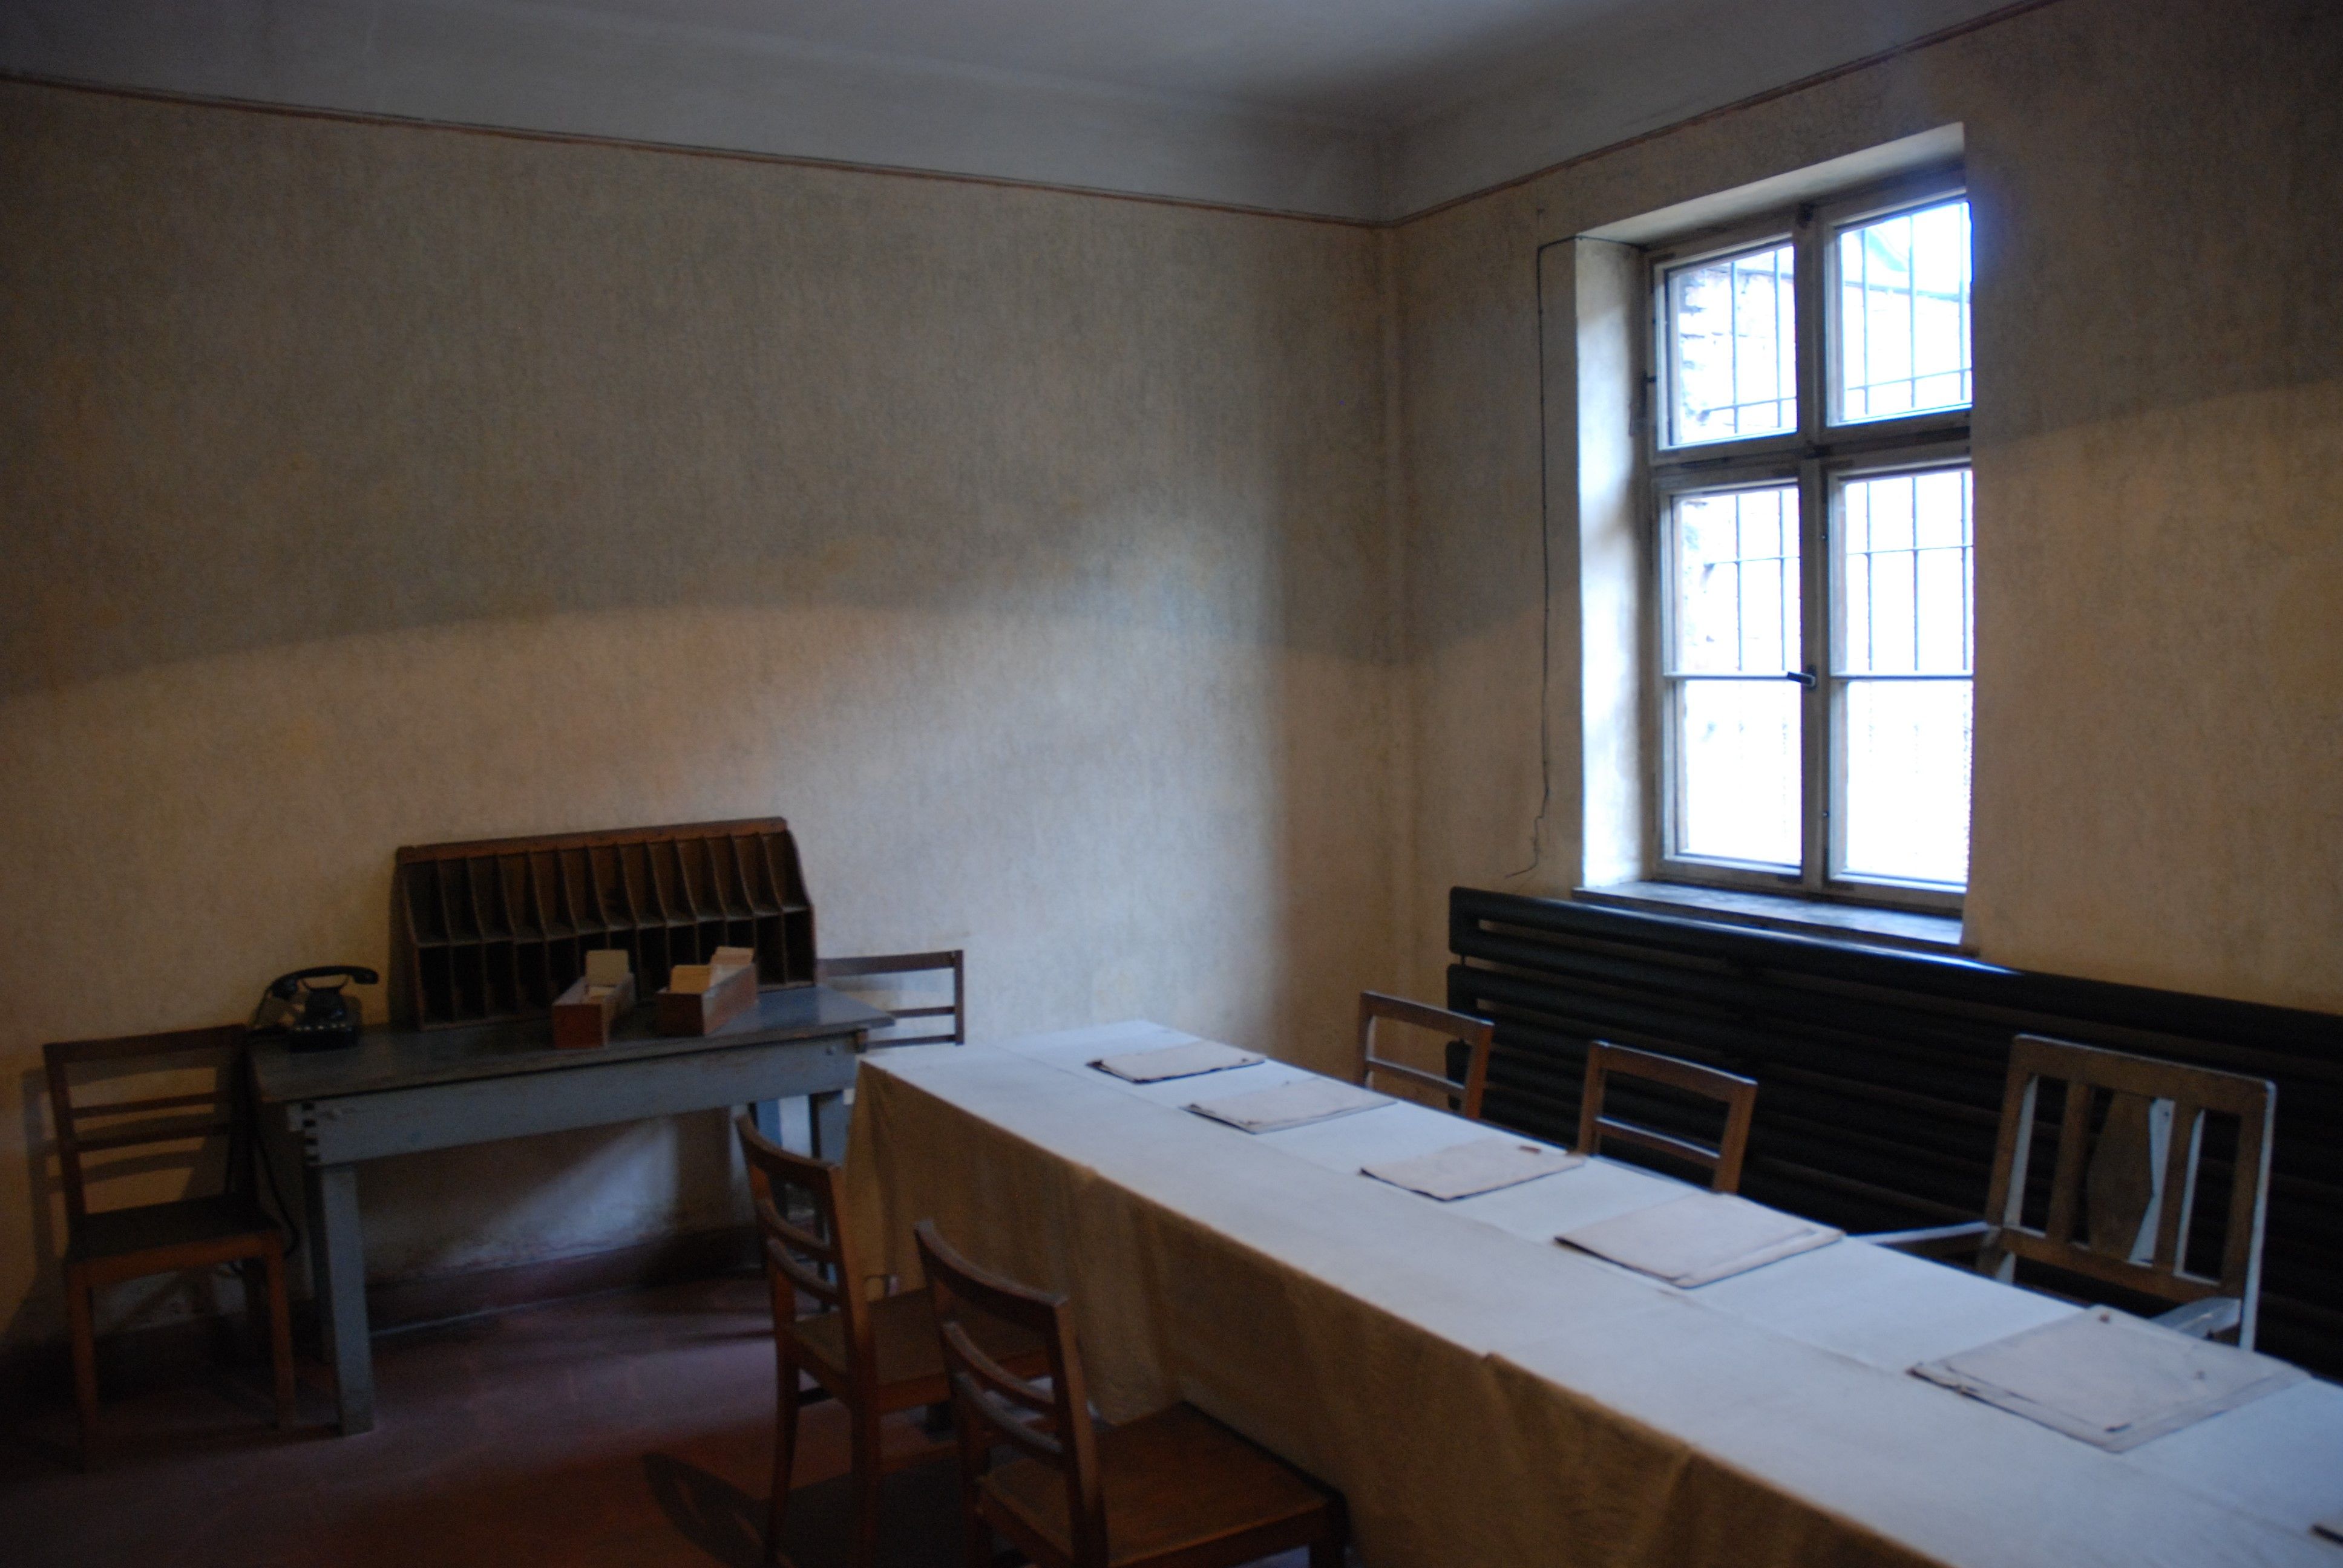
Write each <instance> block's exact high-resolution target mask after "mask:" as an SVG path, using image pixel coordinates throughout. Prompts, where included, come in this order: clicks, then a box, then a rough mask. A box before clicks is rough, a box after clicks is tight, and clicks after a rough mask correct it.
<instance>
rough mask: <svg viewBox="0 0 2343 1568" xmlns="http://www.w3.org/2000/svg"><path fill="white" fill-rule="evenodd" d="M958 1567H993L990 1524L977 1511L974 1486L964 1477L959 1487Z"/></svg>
mask: <svg viewBox="0 0 2343 1568" xmlns="http://www.w3.org/2000/svg"><path fill="white" fill-rule="evenodd" d="M960 1568H994V1563H993V1556H992V1526H991V1525H990V1524H987V1523H985V1522H984V1515H983V1514H981V1513H978V1512H977V1508H976V1488H975V1487H974V1486H973V1485H971V1484H970V1483H969V1482H968V1481H967V1480H966V1479H965V1478H963V1479H962V1480H961V1482H960Z"/></svg>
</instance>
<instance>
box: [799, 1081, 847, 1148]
mask: <svg viewBox="0 0 2343 1568" xmlns="http://www.w3.org/2000/svg"><path fill="white" fill-rule="evenodd" d="M808 1098H809V1100H810V1101H811V1102H812V1106H813V1154H814V1158H815V1159H817V1160H828V1161H833V1162H843V1161H844V1160H845V1159H846V1122H847V1112H848V1107H847V1103H846V1096H845V1095H844V1094H843V1093H842V1092H840V1091H835V1090H833V1091H831V1092H830V1093H828V1094H816V1095H810V1096H809V1097H808Z"/></svg>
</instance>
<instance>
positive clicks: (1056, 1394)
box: [912, 1220, 1107, 1568]
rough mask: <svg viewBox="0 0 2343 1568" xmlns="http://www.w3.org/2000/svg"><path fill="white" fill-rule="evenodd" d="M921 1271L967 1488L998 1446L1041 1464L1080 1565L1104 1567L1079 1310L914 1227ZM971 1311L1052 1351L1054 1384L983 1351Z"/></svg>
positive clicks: (925, 1227)
mask: <svg viewBox="0 0 2343 1568" xmlns="http://www.w3.org/2000/svg"><path fill="white" fill-rule="evenodd" d="M912 1236H913V1239H914V1240H915V1241H917V1242H918V1243H919V1248H920V1269H921V1271H923V1272H924V1273H925V1274H926V1275H927V1280H928V1292H929V1295H930V1299H931V1300H932V1301H933V1302H934V1303H935V1313H936V1332H937V1334H938V1335H939V1336H940V1338H941V1340H942V1342H943V1353H944V1371H945V1373H946V1375H947V1376H948V1377H949V1378H950V1382H951V1389H952V1404H953V1410H954V1413H955V1415H956V1416H957V1418H958V1425H959V1429H960V1431H959V1437H960V1474H961V1484H962V1485H963V1486H964V1487H967V1488H969V1489H971V1491H972V1489H973V1488H974V1486H975V1484H976V1478H977V1477H978V1476H979V1475H981V1474H982V1473H984V1470H985V1467H986V1465H987V1464H988V1462H990V1452H991V1450H992V1448H993V1446H994V1445H995V1444H996V1443H1006V1444H1008V1445H1009V1446H1010V1447H1011V1448H1012V1449H1015V1450H1016V1451H1017V1452H1021V1453H1022V1454H1024V1455H1026V1456H1027V1457H1028V1458H1031V1459H1035V1460H1039V1461H1040V1462H1041V1463H1043V1464H1045V1465H1047V1466H1049V1467H1050V1468H1051V1469H1052V1470H1055V1471H1056V1472H1058V1473H1059V1474H1060V1475H1061V1477H1063V1479H1064V1481H1065V1485H1066V1517H1067V1519H1068V1521H1069V1522H1070V1523H1071V1536H1072V1546H1073V1559H1074V1562H1075V1563H1078V1564H1085V1565H1088V1564H1096V1565H1098V1568H1104V1565H1105V1563H1106V1561H1107V1550H1106V1496H1105V1493H1104V1491H1103V1489H1102V1487H1101V1480H1100V1473H1099V1462H1098V1434H1097V1432H1096V1431H1095V1430H1094V1429H1093V1428H1092V1426H1091V1410H1090V1392H1089V1390H1088V1389H1087V1387H1086V1386H1085V1385H1084V1383H1083V1382H1082V1362H1081V1355H1080V1353H1079V1352H1077V1350H1076V1349H1075V1345H1074V1322H1073V1309H1072V1305H1071V1302H1068V1301H1067V1299H1066V1298H1065V1297H1063V1296H1053V1295H1049V1294H1045V1293H1044V1292H1040V1291H1034V1290H1030V1289H1028V1288H1027V1287H1025V1286H1023V1285H1021V1284H1019V1283H1018V1282H1016V1281H1014V1280H1010V1279H1004V1278H1002V1277H1001V1275H999V1274H995V1273H991V1272H990V1271H986V1270H983V1269H980V1268H978V1267H977V1266H976V1265H975V1264H974V1263H971V1262H970V1261H968V1260H967V1259H966V1258H963V1257H961V1256H960V1253H959V1252H957V1251H954V1250H953V1249H952V1248H951V1247H950V1245H949V1244H948V1243H947V1242H946V1241H944V1239H943V1238H942V1237H941V1236H940V1235H938V1234H937V1233H936V1226H935V1221H932V1220H922V1221H920V1222H919V1224H918V1225H916V1226H914V1227H913V1228H912ZM971 1312H978V1313H982V1314H983V1315H985V1316H987V1317H990V1318H993V1319H997V1320H998V1321H1000V1322H1004V1323H1007V1324H1010V1325H1011V1326H1012V1327H1015V1328H1019V1329H1022V1330H1024V1331H1025V1332H1027V1333H1030V1334H1031V1335H1032V1336H1033V1337H1034V1338H1036V1339H1038V1340H1039V1341H1041V1345H1042V1347H1043V1349H1044V1350H1045V1351H1046V1352H1048V1355H1049V1364H1050V1380H1049V1382H1048V1383H1047V1384H1046V1385H1044V1384H1041V1383H1032V1382H1026V1381H1025V1380H1024V1379H1023V1378H1021V1377H1019V1376H1017V1375H1016V1374H1015V1373H1014V1372H1011V1371H1009V1370H1008V1369H1007V1368H1006V1367H1003V1366H1002V1365H1001V1363H1000V1362H996V1361H994V1360H993V1359H992V1358H991V1357H990V1356H988V1355H986V1354H985V1353H984V1352H983V1351H982V1350H980V1349H979V1348H978V1346H977V1343H976V1341H975V1340H974V1339H973V1338H972V1337H970V1333H969V1332H968V1322H969V1319H970V1314H971Z"/></svg>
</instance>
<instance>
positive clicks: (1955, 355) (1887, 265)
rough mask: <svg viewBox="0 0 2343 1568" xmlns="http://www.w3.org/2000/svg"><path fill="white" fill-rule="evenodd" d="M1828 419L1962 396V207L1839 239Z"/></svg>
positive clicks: (1915, 408)
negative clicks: (1832, 400)
mask: <svg viewBox="0 0 2343 1568" xmlns="http://www.w3.org/2000/svg"><path fill="white" fill-rule="evenodd" d="M1831 375H1832V382H1833V386H1834V387H1835V389H1836V408H1837V417H1838V418H1839V419H1840V420H1841V421H1842V422H1845V423H1848V424H1855V423H1859V422H1861V421H1863V420H1865V419H1887V418H1893V417H1896V416H1897V415H1899V414H1919V413H1925V412H1926V411H1928V410H1930V409H1935V408H1961V407H1966V406H1967V405H1968V402H1969V204H1968V203H1967V202H1966V200H1960V201H1949V202H1944V203H1940V204H1939V205H1937V206H1931V207H1922V208H1921V209H1919V210H1918V211H1916V212H1906V213H1898V214H1896V216H1894V217H1885V218H1881V219H1879V220H1878V221H1877V222H1875V223H1867V224H1863V225H1861V226H1857V227H1854V228H1847V229H1842V230H1841V231H1840V232H1839V236H1838V342H1837V344H1836V345H1835V352H1834V353H1833V354H1832V356H1831Z"/></svg>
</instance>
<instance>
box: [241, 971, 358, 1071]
mask: <svg viewBox="0 0 2343 1568" xmlns="http://www.w3.org/2000/svg"><path fill="white" fill-rule="evenodd" d="M381 979H382V977H381V976H380V975H377V974H376V973H375V972H374V970H370V969H367V968H366V967H365V966H364V965H362V964H321V965H319V966H318V967H317V968H316V969H307V970H294V971H293V972H292V973H291V974H289V975H279V976H277V978H276V979H275V980H271V981H269V982H268V989H267V990H265V991H262V992H261V993H260V1005H259V1007H257V1008H256V1009H255V1010H253V1014H252V1030H253V1032H254V1033H256V1034H281V1035H283V1036H284V1037H285V1041H286V1044H287V1047H288V1048H290V1049H291V1050H339V1049H340V1048H342V1047H344V1046H350V1045H356V1044H357V1042H358V1009H357V1003H356V1002H355V1001H353V1000H351V999H350V998H348V997H346V996H344V995H343V994H342V987H343V986H346V985H351V984H357V985H374V984H377V982H379V981H380V980H381ZM327 980H332V981H334V982H335V983H334V984H331V985H327V984H324V983H322V982H324V981H327Z"/></svg>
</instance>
